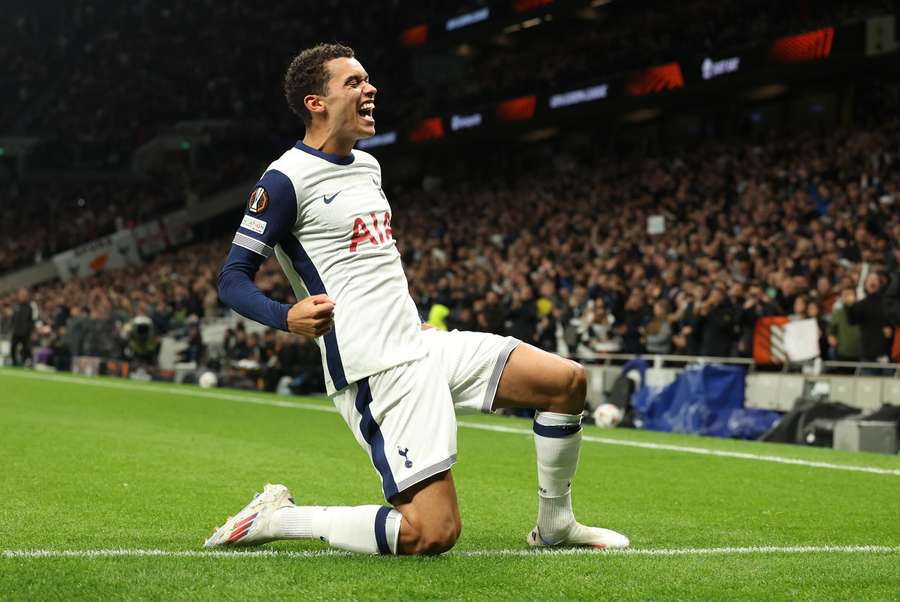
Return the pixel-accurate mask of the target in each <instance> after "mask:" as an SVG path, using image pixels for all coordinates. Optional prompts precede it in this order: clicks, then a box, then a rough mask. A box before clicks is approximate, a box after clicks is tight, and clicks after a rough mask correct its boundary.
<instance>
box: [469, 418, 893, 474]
mask: <svg viewBox="0 0 900 602" xmlns="http://www.w3.org/2000/svg"><path fill="white" fill-rule="evenodd" d="M459 425H460V426H464V427H466V428H472V429H481V430H483V431H495V432H499V433H517V434H521V435H530V434H532V431H531V429H524V428H517V427H510V426H499V425H494V424H476V423H472V422H460V423H459ZM582 441H590V442H591V443H605V444H607V445H624V446H626V447H639V448H642V449H656V450H664V451H674V452H683V453H688V454H699V455H702V456H716V457H719V458H739V459H741V460H757V461H759V462H775V463H777V464H795V465H798V466H810V467H813V468H827V469H830V470H849V471H851V472H868V473H871V474H883V475H892V476H900V470H897V469H892V468H879V467H877V466H852V465H849V464H832V463H831V462H816V461H814V460H801V459H799V458H783V457H781V456H770V455H765V454H750V453H747V452H735V451H726V450H720V449H707V448H705V447H688V446H686V445H669V444H667V443H648V442H645V441H627V440H624V439H612V438H609V437H595V436H593V435H583V436H582Z"/></svg>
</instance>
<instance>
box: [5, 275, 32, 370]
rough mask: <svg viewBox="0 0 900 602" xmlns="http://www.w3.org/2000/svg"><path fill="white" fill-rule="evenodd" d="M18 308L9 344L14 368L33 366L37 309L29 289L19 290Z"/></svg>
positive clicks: (15, 312)
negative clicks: (32, 338) (32, 339)
mask: <svg viewBox="0 0 900 602" xmlns="http://www.w3.org/2000/svg"><path fill="white" fill-rule="evenodd" d="M16 301H17V303H16V306H15V307H14V308H13V311H12V317H11V322H12V329H11V331H12V332H11V334H12V336H11V337H10V340H9V344H10V353H11V354H12V360H13V365H14V366H24V365H26V364H29V365H30V364H31V333H32V331H33V330H34V322H35V318H36V314H37V311H36V308H35V306H34V304H33V302H32V301H31V296H30V295H29V294H28V290H27V289H24V288H23V289H19V292H18V293H17V295H16Z"/></svg>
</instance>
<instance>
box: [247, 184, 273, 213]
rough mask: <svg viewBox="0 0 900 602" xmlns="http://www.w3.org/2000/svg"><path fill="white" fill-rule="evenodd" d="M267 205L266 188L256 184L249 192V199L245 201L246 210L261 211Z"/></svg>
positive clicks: (251, 211)
mask: <svg viewBox="0 0 900 602" xmlns="http://www.w3.org/2000/svg"><path fill="white" fill-rule="evenodd" d="M268 206H269V195H268V194H266V189H265V188H263V187H262V186H257V188H256V189H255V190H254V191H253V192H251V193H250V200H249V201H247V210H248V211H250V213H262V212H263V211H265V210H266V207H268Z"/></svg>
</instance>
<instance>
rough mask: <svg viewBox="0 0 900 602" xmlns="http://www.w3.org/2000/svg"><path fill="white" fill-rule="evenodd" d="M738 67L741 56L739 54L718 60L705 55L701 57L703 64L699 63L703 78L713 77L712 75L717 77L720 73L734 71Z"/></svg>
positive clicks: (739, 66)
mask: <svg viewBox="0 0 900 602" xmlns="http://www.w3.org/2000/svg"><path fill="white" fill-rule="evenodd" d="M740 68H741V57H739V56H733V57H731V58H727V59H721V60H718V61H714V60H713V59H711V58H709V57H707V58H705V59H703V64H702V65H700V74H701V75H702V76H703V79H713V78H714V77H719V76H720V75H725V74H727V73H735V72H737V70H738V69H740Z"/></svg>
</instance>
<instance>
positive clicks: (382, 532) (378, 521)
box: [375, 506, 391, 554]
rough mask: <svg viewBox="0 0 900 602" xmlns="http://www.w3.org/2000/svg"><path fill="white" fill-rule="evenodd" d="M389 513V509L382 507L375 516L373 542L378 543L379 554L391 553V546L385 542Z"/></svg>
mask: <svg viewBox="0 0 900 602" xmlns="http://www.w3.org/2000/svg"><path fill="white" fill-rule="evenodd" d="M390 513H391V509H390V508H388V507H387V506H382V507H381V508H379V509H378V512H377V513H376V514H375V541H376V542H377V543H378V553H379V554H390V553H391V546H390V545H388V540H387V517H388V514H390Z"/></svg>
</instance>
